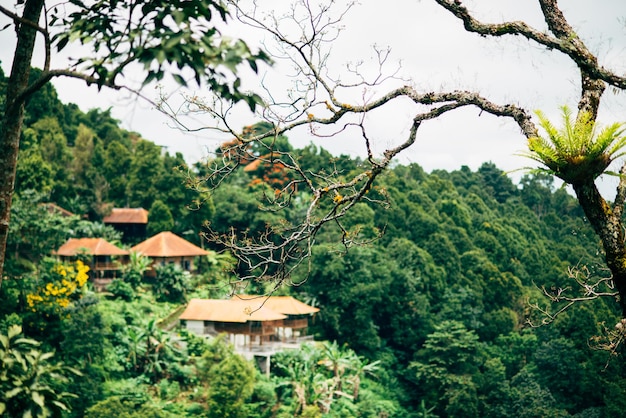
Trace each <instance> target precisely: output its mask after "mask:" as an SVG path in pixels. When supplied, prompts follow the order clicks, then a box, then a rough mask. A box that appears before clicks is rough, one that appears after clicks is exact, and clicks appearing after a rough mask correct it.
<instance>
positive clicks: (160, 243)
mask: <svg viewBox="0 0 626 418" xmlns="http://www.w3.org/2000/svg"><path fill="white" fill-rule="evenodd" d="M130 251H132V252H137V253H140V254H143V255H145V256H146V257H149V258H150V259H152V266H153V267H154V266H155V265H159V264H160V265H165V264H170V263H175V264H178V265H180V267H181V268H182V269H183V270H186V271H194V270H195V265H194V260H195V258H196V257H199V256H204V255H208V254H209V252H208V251H206V250H204V249H202V248H200V247H198V246H197V245H194V244H192V243H191V242H189V241H187V240H186V239H184V238H181V237H179V236H178V235H176V234H174V233H172V232H169V231H165V232H160V233H158V234H156V235H154V236H153V237H150V238H148V239H147V240H145V241H143V242H141V243H139V244H137V245H135V246H134V247H132V248H131V249H130ZM146 274H147V275H149V276H150V275H151V276H154V275H155V274H156V273H155V271H154V268H152V269H151V270H149V271H147V272H146Z"/></svg>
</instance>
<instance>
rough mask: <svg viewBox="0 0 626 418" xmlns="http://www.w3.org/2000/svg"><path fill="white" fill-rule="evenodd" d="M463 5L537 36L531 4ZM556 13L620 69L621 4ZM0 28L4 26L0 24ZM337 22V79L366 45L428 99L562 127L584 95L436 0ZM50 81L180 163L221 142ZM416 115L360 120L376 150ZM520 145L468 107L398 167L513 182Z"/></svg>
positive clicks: (608, 106) (625, 15) (3, 47)
mask: <svg viewBox="0 0 626 418" xmlns="http://www.w3.org/2000/svg"><path fill="white" fill-rule="evenodd" d="M14 3H15V2H14V0H0V4H2V5H3V6H5V7H7V8H10V9H12V8H13V4H14ZM261 3H269V2H261ZM271 3H272V5H271V7H273V8H274V9H279V8H280V7H281V6H282V5H284V4H287V2H286V1H285V2H283V3H277V2H271ZM463 3H464V4H465V5H466V6H467V7H468V8H469V9H470V10H471V11H472V12H473V13H474V14H475V16H476V17H477V18H479V19H481V20H483V21H488V22H501V21H505V20H523V21H526V22H527V23H529V24H531V25H532V26H534V27H535V28H537V29H540V30H543V29H545V23H544V22H543V20H542V16H541V13H540V9H539V5H538V3H537V2H536V1H535V0H476V1H469V0H464V1H463ZM559 5H560V6H561V9H562V10H563V12H564V14H565V16H566V17H567V18H568V20H569V22H570V24H571V25H572V26H573V27H574V28H575V29H576V31H577V33H578V34H579V36H580V37H581V38H582V39H583V40H584V41H585V42H586V43H587V45H588V46H589V47H590V49H591V50H592V52H594V53H596V54H597V55H598V57H599V60H600V62H601V63H602V64H604V65H606V66H607V67H609V68H611V69H613V70H614V71H616V72H618V73H624V72H625V71H626V2H623V1H621V0H594V1H593V2H591V1H583V2H581V1H579V0H567V1H566V0H561V1H560V2H559ZM276 11H278V12H280V11H279V10H276ZM4 23H5V22H4V20H1V19H0V27H2V26H4ZM342 25H343V27H344V29H343V32H342V33H341V35H340V37H339V38H338V39H337V40H336V41H335V42H333V44H332V50H331V54H332V55H331V59H330V60H329V63H330V67H331V68H330V69H331V70H333V71H337V72H340V71H345V70H344V69H345V67H344V66H343V65H344V64H345V63H347V62H355V61H358V60H365V61H366V66H365V67H364V68H365V69H366V70H367V69H368V68H369V67H368V66H367V63H368V62H370V61H368V60H370V59H371V58H372V57H373V52H372V51H373V49H372V46H373V45H378V46H379V47H389V48H390V50H391V56H390V60H389V62H390V63H391V64H392V65H393V64H394V63H395V62H401V70H400V73H399V75H400V76H402V78H404V79H407V80H410V83H411V84H412V85H414V86H415V87H416V88H418V89H420V90H423V91H424V92H426V91H449V90H454V89H461V90H472V91H477V92H479V93H480V94H481V95H483V96H485V97H487V98H489V99H490V100H492V101H494V102H497V103H501V104H506V103H514V104H517V105H519V106H522V107H524V108H526V109H529V110H531V111H532V110H535V109H541V110H542V111H544V112H545V113H546V114H547V115H548V116H549V117H550V118H552V119H555V120H558V117H559V107H560V106H562V105H569V106H570V107H572V108H575V107H576V102H577V96H578V93H579V88H580V87H579V86H580V83H579V80H578V77H579V76H578V72H577V71H576V68H574V66H573V65H572V64H571V62H570V61H569V60H568V59H567V58H565V57H564V56H563V55H562V54H560V53H558V52H554V51H546V50H545V49H543V48H540V47H539V46H537V45H536V44H532V43H530V42H528V41H526V40H523V39H521V38H516V37H504V38H481V37H479V36H477V35H473V34H469V33H467V32H466V31H465V30H464V29H463V27H462V24H461V23H460V22H459V21H458V20H457V19H456V18H454V17H453V16H452V15H451V14H450V13H449V12H447V11H445V10H443V9H442V8H441V7H440V6H438V5H436V4H435V2H434V1H433V0H387V1H386V2H384V6H381V2H379V1H374V0H362V1H361V3H360V4H358V5H356V6H354V7H353V8H352V9H351V10H350V12H349V13H348V14H347V15H346V16H345V18H344V19H343V21H342ZM224 32H225V33H228V34H230V35H232V36H237V37H242V38H244V39H246V40H247V41H248V43H249V44H250V45H252V46H254V45H255V44H257V43H258V42H259V41H261V40H264V39H266V40H267V38H264V35H262V34H259V33H256V32H254V31H252V30H250V29H247V28H243V27H241V26H239V25H236V24H234V23H232V24H230V25H228V26H227V27H226V28H224ZM13 45H14V32H13V31H12V29H11V28H9V29H5V30H4V31H2V32H0V60H1V62H2V67H3V69H4V71H5V73H8V71H9V65H10V62H11V53H12V51H13V48H12V46H13ZM41 62H42V56H41V54H39V55H38V56H36V57H35V61H34V65H35V66H40V65H41ZM65 65H66V63H65V62H64V61H63V57H57V58H56V60H55V61H53V67H56V68H59V67H63V66H65ZM289 73H290V72H289V71H288V69H287V68H285V67H281V66H280V65H277V66H275V67H274V68H266V69H263V71H262V74H261V76H262V77H264V79H265V80H273V81H272V83H276V84H273V86H276V87H278V88H279V89H280V88H282V87H280V86H282V84H281V83H285V84H284V85H287V83H289V77H288V74H289ZM130 78H132V76H131V77H130ZM245 83H246V84H245V85H246V87H248V88H250V89H252V90H257V89H259V88H260V79H258V78H254V77H249V78H248V77H246V79H245ZM54 84H55V86H56V88H57V91H58V93H59V97H60V99H61V100H62V101H63V102H66V103H67V102H73V103H76V104H78V105H79V107H80V108H81V109H83V110H85V111H86V110H89V109H91V108H94V107H98V108H103V109H106V108H109V107H111V108H112V114H113V116H114V117H115V118H116V119H119V120H120V121H121V122H122V126H123V127H124V128H125V129H128V130H132V131H137V132H139V133H140V134H141V135H142V136H143V137H145V138H146V139H149V140H151V141H153V142H155V143H157V144H159V145H162V146H164V147H167V148H166V149H167V150H168V151H169V152H170V153H173V152H181V153H183V155H184V156H185V158H186V160H187V161H188V162H194V161H197V160H199V159H201V158H203V157H206V155H207V154H208V152H209V151H211V150H214V149H215V148H216V147H217V146H218V145H219V144H220V143H221V142H222V141H224V140H225V138H224V137H223V136H222V135H218V134H217V133H215V132H212V131H208V130H203V131H200V132H197V133H194V134H189V133H187V134H183V133H182V132H180V131H178V130H177V129H175V128H174V127H173V124H172V123H171V121H170V120H168V119H167V118H166V117H165V116H164V115H162V114H160V113H158V112H157V111H156V110H154V108H153V106H152V105H151V104H150V103H147V102H145V101H142V100H138V99H137V98H135V97H133V96H132V95H129V93H127V92H121V93H120V92H114V91H106V90H103V91H102V92H98V91H97V89H96V88H94V87H86V86H85V85H84V83H82V82H80V81H76V80H70V79H57V80H55V81H54ZM163 88H164V89H165V91H167V92H168V93H169V94H171V95H172V97H173V99H174V100H175V99H176V98H177V97H178V95H179V94H180V93H182V91H180V90H178V89H177V88H176V87H174V85H173V84H165V85H164V86H163ZM193 93H198V94H202V93H203V92H202V90H200V91H197V92H193ZM380 93H381V91H371V92H368V93H367V94H369V95H373V96H375V95H376V94H380ZM143 94H144V95H145V96H147V97H150V98H156V97H157V91H156V89H155V88H154V86H148V87H146V88H145V89H144V91H143ZM625 110H626V95H625V94H624V93H621V94H613V93H607V94H605V99H604V103H603V106H602V108H601V113H600V120H601V121H605V122H606V123H609V122H615V121H626V112H625ZM414 112H415V109H414V108H412V107H411V106H408V105H406V104H405V103H404V104H403V103H401V104H398V105H394V106H391V107H390V108H389V109H386V110H382V111H377V112H375V113H373V114H372V115H371V116H368V119H367V124H368V127H369V128H370V129H371V131H370V135H371V138H372V140H373V142H374V143H375V144H376V145H375V149H376V150H379V151H382V150H383V149H384V148H385V147H388V146H391V145H393V144H396V143H398V142H399V141H402V140H403V139H404V138H406V135H407V132H408V128H409V126H410V124H411V120H412V116H413V115H414ZM234 121H235V122H234V123H235V124H240V125H241V127H243V126H244V125H245V124H248V123H250V122H253V121H254V119H253V118H252V115H250V114H248V113H246V111H245V109H244V108H243V107H242V108H241V115H235V119H234ZM197 123H198V124H199V125H198V126H201V125H209V124H210V123H211V121H210V120H208V119H207V120H203V119H202V118H200V119H199V120H198V122H197ZM288 136H289V138H290V140H291V142H292V143H293V144H294V145H295V146H303V145H306V144H308V143H309V142H314V143H315V144H317V145H319V146H322V147H324V148H326V149H328V150H329V151H331V152H332V153H334V154H340V153H344V154H351V155H359V156H361V157H363V156H364V155H365V147H364V145H363V144H362V143H361V141H357V140H354V139H353V138H352V137H350V136H349V135H347V136H337V137H333V138H329V139H320V138H315V137H312V136H311V134H310V132H309V131H308V130H307V129H301V130H299V131H294V132H291V133H289V134H288ZM525 144H526V140H525V138H524V137H523V136H522V135H521V134H520V131H519V128H518V127H517V126H516V125H515V124H514V123H512V122H511V121H508V120H506V119H502V118H496V117H493V116H490V115H487V114H484V113H482V114H481V113H480V112H479V111H478V110H477V109H473V108H466V109H461V110H457V111H454V112H452V113H450V114H447V115H445V116H444V117H441V118H439V119H437V120H434V121H428V122H426V123H424V124H423V125H422V127H420V131H419V133H418V137H417V143H416V144H414V145H413V146H412V147H411V148H410V149H408V150H406V151H404V152H403V154H402V155H401V156H400V157H399V159H398V161H399V162H400V163H411V162H413V163H418V164H420V165H421V166H422V167H423V168H424V169H425V170H426V171H428V172H430V171H431V170H434V169H444V170H455V169H458V168H460V167H461V166H462V165H467V166H469V167H470V168H471V169H473V170H475V169H477V168H478V167H479V166H480V165H481V164H482V163H483V162H487V161H491V162H494V163H495V164H496V165H497V166H498V167H499V168H501V169H502V170H504V171H507V172H513V174H512V175H513V176H514V177H516V178H519V177H520V176H521V174H522V173H523V172H521V171H515V170H519V169H522V168H524V167H527V166H529V165H531V161H530V160H528V159H526V158H523V157H520V156H519V154H520V153H521V152H523V151H524V149H525ZM613 183H614V180H611V179H608V180H602V181H601V185H600V187H601V188H605V189H607V190H610V188H612V187H613ZM603 184H604V186H603Z"/></svg>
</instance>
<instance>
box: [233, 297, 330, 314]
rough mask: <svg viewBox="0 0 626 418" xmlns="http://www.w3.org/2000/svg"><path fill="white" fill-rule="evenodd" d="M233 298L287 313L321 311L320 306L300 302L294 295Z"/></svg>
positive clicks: (254, 305)
mask: <svg viewBox="0 0 626 418" xmlns="http://www.w3.org/2000/svg"><path fill="white" fill-rule="evenodd" d="M232 300H243V301H247V302H248V303H250V304H251V306H253V307H258V306H261V305H262V306H267V307H268V308H270V309H271V310H273V311H276V312H278V313H281V314H285V315H307V314H312V313H316V312H319V308H316V307H314V306H311V305H307V304H306V303H304V302H300V301H299V300H298V299H296V298H294V297H292V296H259V295H235V296H233V297H232Z"/></svg>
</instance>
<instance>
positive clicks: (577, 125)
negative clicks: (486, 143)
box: [527, 106, 626, 184]
mask: <svg viewBox="0 0 626 418" xmlns="http://www.w3.org/2000/svg"><path fill="white" fill-rule="evenodd" d="M561 110H562V112H563V127H562V128H561V129H557V128H556V127H555V126H554V125H553V124H552V123H551V122H550V120H548V118H546V116H545V115H544V114H543V113H542V112H540V111H537V112H536V114H537V116H538V117H539V124H540V125H541V127H542V128H543V129H544V130H545V131H546V134H547V135H548V136H547V138H545V137H534V138H530V139H529V140H528V149H529V153H528V154H527V156H528V157H529V158H531V159H533V160H535V161H537V162H539V163H541V164H543V165H545V166H546V167H547V170H548V172H549V173H550V174H553V175H555V176H557V177H558V178H560V179H561V180H563V181H565V182H566V183H570V184H574V183H581V182H584V181H588V180H594V179H595V178H596V177H598V176H599V175H601V174H603V173H604V172H605V170H606V169H607V168H608V166H609V165H610V164H611V162H612V161H614V160H615V159H617V158H619V157H620V156H622V155H624V152H623V148H624V147H625V146H626V136H624V135H622V134H623V132H624V128H623V124H621V123H614V124H611V125H609V126H607V127H605V128H604V129H602V130H601V131H600V132H597V131H596V126H595V121H594V120H593V118H592V116H591V114H589V113H584V112H583V113H581V114H580V115H579V116H578V117H577V118H576V120H575V121H573V120H572V112H571V111H570V109H569V108H568V107H567V106H563V107H562V108H561Z"/></svg>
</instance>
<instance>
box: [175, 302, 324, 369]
mask: <svg viewBox="0 0 626 418" xmlns="http://www.w3.org/2000/svg"><path fill="white" fill-rule="evenodd" d="M270 301H272V302H270ZM275 309H279V310H283V311H289V312H290V314H284V313H281V312H277V311H276V310H275ZM318 311H319V309H317V308H314V307H312V306H309V305H306V304H304V303H302V302H300V301H298V300H296V299H294V298H292V297H289V296H284V297H283V296H248V298H247V299H243V298H242V297H237V296H236V297H233V298H232V299H229V300H219V299H191V300H190V301H189V303H188V304H187V307H186V308H185V310H184V311H183V313H182V314H181V315H180V316H179V320H180V323H181V326H183V327H185V328H186V329H187V330H189V331H191V332H193V333H195V334H197V335H202V336H206V337H211V336H217V335H218V334H226V335H227V336H228V340H229V341H230V343H231V344H232V345H233V347H234V349H235V351H236V352H237V353H239V354H241V355H243V356H244V357H246V358H248V359H255V360H256V361H257V364H258V365H259V367H260V368H261V370H262V371H265V372H266V373H269V365H270V359H271V356H272V355H273V354H274V353H276V352H277V351H281V350H284V349H289V348H297V347H299V345H300V343H302V342H303V341H304V340H308V341H312V338H311V337H305V336H300V335H297V334H296V332H295V331H294V330H293V329H291V325H296V324H295V323H290V322H289V321H290V320H293V319H297V320H302V319H304V318H301V316H305V317H307V318H306V319H304V320H305V321H307V326H308V317H310V316H311V315H313V314H314V313H315V312H318ZM290 317H292V318H291V319H290ZM300 325H302V323H300V324H299V325H297V327H299V326H300ZM305 328H306V327H299V328H296V329H298V330H299V331H302V330H303V329H305ZM286 329H290V330H291V333H286V332H285V330H286ZM287 337H290V338H287Z"/></svg>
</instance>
